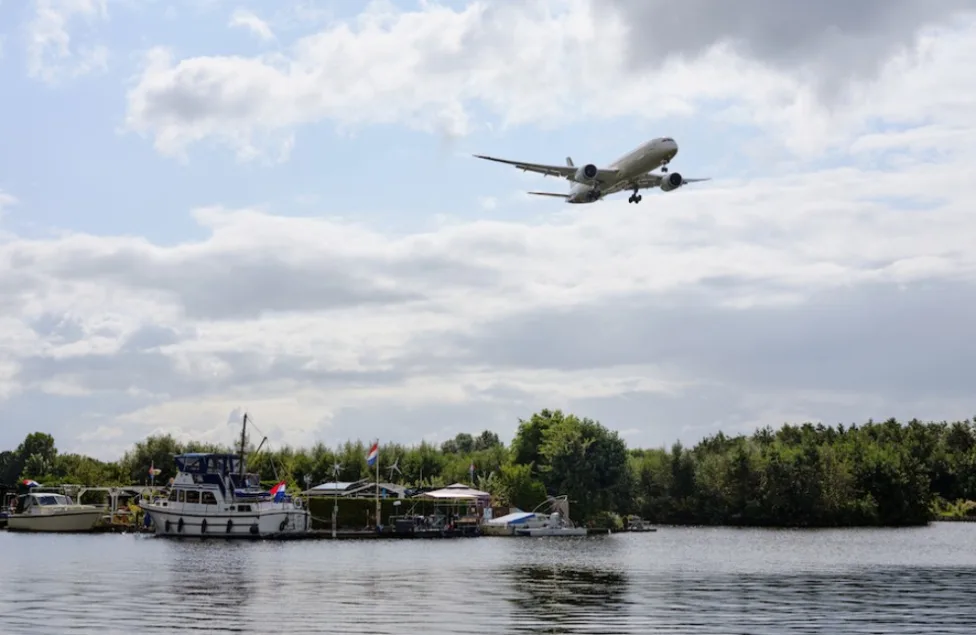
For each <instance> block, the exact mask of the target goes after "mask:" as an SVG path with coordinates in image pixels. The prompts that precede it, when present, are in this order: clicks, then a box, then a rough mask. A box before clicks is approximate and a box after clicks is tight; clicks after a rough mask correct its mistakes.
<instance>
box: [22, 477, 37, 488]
mask: <svg viewBox="0 0 976 635" xmlns="http://www.w3.org/2000/svg"><path fill="white" fill-rule="evenodd" d="M24 485H26V486H27V487H39V486H40V485H41V484H40V483H38V482H37V481H35V480H34V479H32V478H25V479H24Z"/></svg>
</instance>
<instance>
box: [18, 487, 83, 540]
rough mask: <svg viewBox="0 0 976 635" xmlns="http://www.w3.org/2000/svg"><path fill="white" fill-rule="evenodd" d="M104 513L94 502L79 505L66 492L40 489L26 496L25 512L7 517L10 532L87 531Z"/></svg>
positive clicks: (23, 509)
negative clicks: (42, 490)
mask: <svg viewBox="0 0 976 635" xmlns="http://www.w3.org/2000/svg"><path fill="white" fill-rule="evenodd" d="M101 516H102V510H101V509H99V508H98V507H95V506H94V505H77V504H75V503H74V501H72V500H71V498H69V497H68V496H65V495H64V494H56V493H48V492H37V493H30V494H27V495H25V496H24V505H23V508H22V511H19V512H16V513H12V514H10V515H9V516H8V518H7V530H8V531H43V532H53V533H74V532H88V531H92V530H94V529H95V524H96V523H97V522H98V519H99V518H101Z"/></svg>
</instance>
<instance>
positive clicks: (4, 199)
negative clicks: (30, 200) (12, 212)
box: [0, 190, 17, 216]
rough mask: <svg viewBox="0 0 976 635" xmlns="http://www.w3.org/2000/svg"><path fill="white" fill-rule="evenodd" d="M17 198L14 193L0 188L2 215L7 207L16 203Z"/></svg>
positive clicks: (0, 214) (0, 210) (0, 209)
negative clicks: (8, 192)
mask: <svg viewBox="0 0 976 635" xmlns="http://www.w3.org/2000/svg"><path fill="white" fill-rule="evenodd" d="M16 203H17V199H16V198H14V197H13V196H12V195H10V194H7V193H6V192H4V191H3V190H0V216H2V215H3V210H4V208H5V207H10V206H12V205H16Z"/></svg>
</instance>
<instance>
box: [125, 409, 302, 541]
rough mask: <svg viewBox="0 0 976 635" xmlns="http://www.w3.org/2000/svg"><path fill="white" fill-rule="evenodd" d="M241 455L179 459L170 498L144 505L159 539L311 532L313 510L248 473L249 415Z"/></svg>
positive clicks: (148, 519) (283, 534)
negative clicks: (311, 511)
mask: <svg viewBox="0 0 976 635" xmlns="http://www.w3.org/2000/svg"><path fill="white" fill-rule="evenodd" d="M243 425H244V430H242V432H241V451H240V453H239V454H217V453H192V454H181V455H179V456H176V457H175V459H176V467H177V474H176V477H175V478H174V479H173V484H172V485H171V486H170V491H169V498H168V499H166V500H158V501H153V502H146V501H141V502H140V503H139V507H141V508H142V509H143V511H144V512H145V513H146V517H147V521H146V522H147V523H148V522H151V524H152V525H153V526H154V527H155V534H156V535H157V536H173V537H185V536H196V537H201V536H206V537H213V538H270V537H282V536H288V535H295V534H301V533H305V532H307V531H308V529H309V514H308V510H307V509H306V508H305V507H304V506H303V505H301V504H300V503H299V502H298V501H295V500H292V498H291V497H290V496H288V495H286V494H285V493H284V490H282V491H281V492H279V493H277V494H275V495H272V493H271V492H269V491H268V490H266V489H264V488H262V487H260V485H259V478H258V475H256V474H248V473H246V472H245V462H244V450H243V448H244V442H243V440H244V438H245V430H246V427H247V415H245V416H244V424H243Z"/></svg>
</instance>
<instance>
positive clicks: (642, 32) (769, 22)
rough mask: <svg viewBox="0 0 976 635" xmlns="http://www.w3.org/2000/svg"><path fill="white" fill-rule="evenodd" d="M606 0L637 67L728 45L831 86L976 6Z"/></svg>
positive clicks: (869, 0) (876, 68)
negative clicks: (625, 31) (625, 30)
mask: <svg viewBox="0 0 976 635" xmlns="http://www.w3.org/2000/svg"><path fill="white" fill-rule="evenodd" d="M608 5H609V6H610V7H612V8H613V10H615V11H616V12H618V14H619V17H620V19H621V21H622V22H624V23H625V24H627V25H629V29H628V31H629V33H628V43H629V54H630V59H631V61H632V63H633V64H634V65H635V66H637V67H640V68H647V67H659V66H660V65H661V64H662V63H663V62H664V61H665V60H666V59H667V58H669V57H671V56H674V55H681V56H687V57H689V58H696V57H699V56H702V55H704V54H706V53H707V52H708V51H709V50H710V49H712V48H713V47H716V46H721V45H726V44H727V45H730V46H731V47H732V49H733V50H734V51H735V52H736V53H737V54H739V55H743V56H745V57H748V58H750V59H754V60H757V61H759V62H762V63H764V64H770V65H773V66H775V67H778V68H781V69H784V70H787V71H796V70H802V71H806V72H808V73H807V74H806V75H805V76H804V79H805V80H806V81H814V82H816V83H818V84H820V85H821V87H825V88H831V89H836V88H837V87H838V84H839V83H841V82H846V81H847V80H850V79H866V78H873V77H874V76H875V75H876V74H877V73H879V72H880V71H881V70H882V68H883V67H884V65H885V63H886V62H887V61H888V60H889V59H890V58H891V57H892V56H894V55H896V54H898V53H900V52H902V51H905V50H911V49H912V48H913V45H914V43H915V39H916V37H917V36H918V34H919V32H920V31H921V30H922V29H923V27H927V26H940V25H947V24H951V23H952V21H953V19H954V18H956V17H957V16H959V15H960V14H961V13H963V12H967V11H968V12H969V13H970V14H971V13H972V12H973V6H972V4H971V3H969V2H966V1H965V0H948V1H946V2H939V3H936V4H933V3H931V2H925V1H924V0H863V1H861V2H856V3H850V2H842V1H841V0H828V1H826V2H819V3H804V2H778V1H777V0H745V1H744V2H737V3H735V4H729V3H724V4H722V3H719V4H716V3H714V2H710V1H709V0H690V1H687V2H681V3H675V2H671V1H670V0H610V1H609V3H608ZM605 6H606V5H605Z"/></svg>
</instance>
